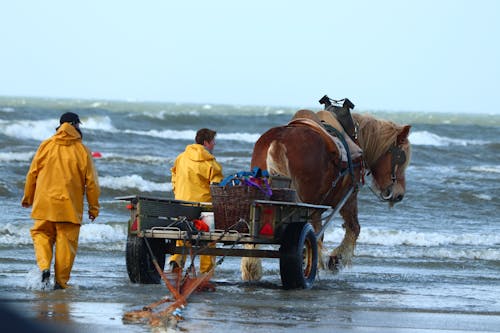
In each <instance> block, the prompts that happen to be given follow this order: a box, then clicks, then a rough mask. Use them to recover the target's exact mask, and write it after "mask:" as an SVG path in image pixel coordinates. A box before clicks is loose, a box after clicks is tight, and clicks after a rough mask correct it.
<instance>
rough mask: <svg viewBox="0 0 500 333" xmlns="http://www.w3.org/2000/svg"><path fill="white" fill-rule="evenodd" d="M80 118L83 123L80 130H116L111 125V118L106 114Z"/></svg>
mask: <svg viewBox="0 0 500 333" xmlns="http://www.w3.org/2000/svg"><path fill="white" fill-rule="evenodd" d="M81 120H82V123H83V124H82V125H81V128H82V130H85V129H91V130H96V131H103V132H113V133H114V132H117V131H118V130H117V129H116V128H115V127H114V126H113V123H112V121H111V118H109V117H108V116H104V117H100V116H97V117H88V118H82V119H81Z"/></svg>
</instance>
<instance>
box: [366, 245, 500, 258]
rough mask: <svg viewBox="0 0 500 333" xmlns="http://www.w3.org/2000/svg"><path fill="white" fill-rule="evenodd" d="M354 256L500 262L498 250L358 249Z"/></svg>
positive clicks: (433, 248) (435, 248)
mask: <svg viewBox="0 0 500 333" xmlns="http://www.w3.org/2000/svg"><path fill="white" fill-rule="evenodd" d="M356 256H362V257H376V258H399V259H405V258H432V259H452V260H491V261H499V260H500V249H498V248H439V247H426V248H377V249H368V248H364V249H361V248H358V249H357V250H356Z"/></svg>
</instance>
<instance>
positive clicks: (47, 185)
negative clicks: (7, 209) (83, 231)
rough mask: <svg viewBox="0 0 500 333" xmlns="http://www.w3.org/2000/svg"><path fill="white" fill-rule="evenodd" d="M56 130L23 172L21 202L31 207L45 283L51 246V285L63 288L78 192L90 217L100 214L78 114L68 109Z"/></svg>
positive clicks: (76, 226) (75, 230)
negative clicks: (26, 172) (24, 177)
mask: <svg viewBox="0 0 500 333" xmlns="http://www.w3.org/2000/svg"><path fill="white" fill-rule="evenodd" d="M59 123H60V126H59V127H57V129H56V133H55V134H54V135H53V136H52V137H51V138H49V139H48V140H45V141H44V142H42V143H41V144H40V147H39V148H38V150H37V152H36V154H35V156H34V157H33V160H32V162H31V166H30V169H29V171H28V174H27V175H26V184H25V187H24V196H23V198H22V201H21V205H22V206H23V207H25V208H29V207H31V206H33V209H32V211H31V218H33V219H34V220H35V222H34V225H33V227H32V228H31V230H30V232H31V237H32V238H33V247H34V249H35V256H36V261H37V264H38V268H39V269H40V271H41V272H42V283H43V284H44V288H46V287H47V286H48V284H49V278H50V266H51V262H52V256H53V248H54V245H55V246H56V249H55V262H54V271H55V284H54V289H66V288H67V287H68V284H67V283H68V281H69V278H70V274H71V270H72V268H73V262H74V259H75V256H76V252H77V248H78V237H79V234H80V225H81V223H82V217H83V196H84V194H86V196H87V202H88V216H89V219H90V220H91V221H94V219H95V218H96V217H97V215H99V208H100V207H99V195H100V189H99V182H98V176H97V172H96V170H95V168H94V163H93V161H92V156H91V153H90V151H89V150H88V148H87V147H86V146H85V145H84V144H83V143H82V132H81V131H80V118H79V117H78V115H77V114H75V113H72V112H67V113H64V114H63V115H62V116H61V118H60V119H59Z"/></svg>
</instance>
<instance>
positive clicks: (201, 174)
mask: <svg viewBox="0 0 500 333" xmlns="http://www.w3.org/2000/svg"><path fill="white" fill-rule="evenodd" d="M171 172H172V189H173V191H174V194H175V198H176V199H178V200H186V201H196V202H210V201H212V197H211V196H210V184H211V183H218V182H220V181H221V180H222V179H223V178H224V177H223V176H222V167H221V165H220V164H219V163H218V162H217V161H216V160H215V157H214V156H213V155H212V154H211V153H210V152H209V151H208V150H207V149H206V148H205V147H204V146H203V145H200V144H196V143H195V144H192V145H188V146H187V147H186V149H185V150H184V152H183V153H181V154H180V155H179V156H178V157H177V159H176V160H175V163H174V166H173V167H172V169H171Z"/></svg>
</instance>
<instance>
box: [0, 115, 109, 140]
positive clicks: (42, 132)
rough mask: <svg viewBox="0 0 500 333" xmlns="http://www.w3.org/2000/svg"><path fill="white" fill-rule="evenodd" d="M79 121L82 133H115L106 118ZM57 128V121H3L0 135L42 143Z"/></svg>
mask: <svg viewBox="0 0 500 333" xmlns="http://www.w3.org/2000/svg"><path fill="white" fill-rule="evenodd" d="M81 120H82V122H83V124H82V126H81V128H82V131H83V132H85V129H91V130H97V131H106V132H117V129H116V128H114V126H113V124H112V122H111V119H110V118H109V117H108V116H104V117H100V116H97V117H88V118H81ZM58 126H59V121H58V120H57V119H44V120H16V121H10V122H9V121H5V122H2V123H0V133H1V134H5V135H7V136H10V137H13V138H17V139H28V140H37V141H43V140H46V139H48V138H50V137H51V136H52V135H54V133H55V130H56V128H57V127H58Z"/></svg>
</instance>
